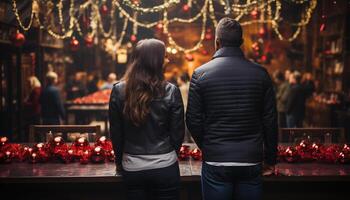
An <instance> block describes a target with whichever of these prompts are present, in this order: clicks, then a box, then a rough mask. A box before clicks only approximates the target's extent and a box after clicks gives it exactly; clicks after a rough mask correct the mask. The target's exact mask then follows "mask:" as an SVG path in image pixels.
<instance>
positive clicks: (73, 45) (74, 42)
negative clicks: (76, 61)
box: [70, 37, 79, 51]
mask: <svg viewBox="0 0 350 200" xmlns="http://www.w3.org/2000/svg"><path fill="white" fill-rule="evenodd" d="M70 47H71V50H72V51H76V50H78V49H79V40H77V39H76V38H75V37H73V38H72V39H71V41H70Z"/></svg>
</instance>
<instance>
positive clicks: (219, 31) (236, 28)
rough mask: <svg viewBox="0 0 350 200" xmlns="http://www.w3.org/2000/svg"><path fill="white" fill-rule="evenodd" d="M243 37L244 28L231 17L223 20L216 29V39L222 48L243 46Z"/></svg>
mask: <svg viewBox="0 0 350 200" xmlns="http://www.w3.org/2000/svg"><path fill="white" fill-rule="evenodd" d="M242 35H243V34H242V27H241V25H240V24H239V22H238V21H236V20H234V19H231V18H229V17H224V18H222V19H221V20H220V21H219V23H218V25H217V27H216V38H217V39H218V40H219V42H220V45H221V46H232V47H239V46H241V45H242V43H243V39H242Z"/></svg>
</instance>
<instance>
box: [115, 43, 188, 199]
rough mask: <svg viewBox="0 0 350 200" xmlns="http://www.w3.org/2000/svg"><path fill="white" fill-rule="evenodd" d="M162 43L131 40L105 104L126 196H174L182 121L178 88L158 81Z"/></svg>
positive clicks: (176, 193) (164, 197)
mask: <svg viewBox="0 0 350 200" xmlns="http://www.w3.org/2000/svg"><path fill="white" fill-rule="evenodd" d="M164 60H165V45H164V43H163V42H162V41H160V40H157V39H145V40H141V41H139V42H138V43H137V45H136V47H135V50H134V52H133V57H132V61H131V64H130V65H129V67H128V70H127V72H126V74H125V76H124V77H123V79H122V81H121V82H119V83H117V84H115V85H114V87H113V90H112V94H111V99H110V103H109V121H110V131H111V139H112V142H113V147H114V151H115V152H116V153H115V155H116V167H117V171H119V172H121V174H122V176H123V182H124V183H125V185H126V188H127V196H128V199H138V200H140V199H178V198H179V184H180V174H179V166H178V162H177V152H178V151H179V149H180V146H181V144H182V141H183V137H184V132H185V125H184V110H183V102H182V98H181V93H180V90H179V89H178V88H177V87H176V86H174V85H173V84H170V83H168V82H166V81H165V80H164V75H163V72H164V68H163V65H164Z"/></svg>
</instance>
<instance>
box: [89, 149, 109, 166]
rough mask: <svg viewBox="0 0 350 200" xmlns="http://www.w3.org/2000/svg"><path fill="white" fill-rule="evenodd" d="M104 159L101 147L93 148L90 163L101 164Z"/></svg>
mask: <svg viewBox="0 0 350 200" xmlns="http://www.w3.org/2000/svg"><path fill="white" fill-rule="evenodd" d="M105 159H106V157H105V152H104V150H103V149H102V147H100V146H97V147H95V148H94V150H93V151H92V153H91V161H92V162H93V163H102V162H104V161H105Z"/></svg>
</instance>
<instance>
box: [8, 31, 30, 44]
mask: <svg viewBox="0 0 350 200" xmlns="http://www.w3.org/2000/svg"><path fill="white" fill-rule="evenodd" d="M25 40H26V38H25V36H24V35H23V34H22V33H20V32H19V31H17V32H16V33H14V34H13V35H12V37H11V41H12V43H13V44H14V45H15V46H16V47H20V46H22V45H23V44H24V42H25Z"/></svg>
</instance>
